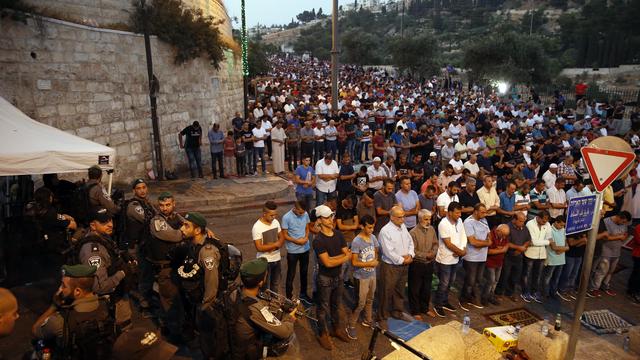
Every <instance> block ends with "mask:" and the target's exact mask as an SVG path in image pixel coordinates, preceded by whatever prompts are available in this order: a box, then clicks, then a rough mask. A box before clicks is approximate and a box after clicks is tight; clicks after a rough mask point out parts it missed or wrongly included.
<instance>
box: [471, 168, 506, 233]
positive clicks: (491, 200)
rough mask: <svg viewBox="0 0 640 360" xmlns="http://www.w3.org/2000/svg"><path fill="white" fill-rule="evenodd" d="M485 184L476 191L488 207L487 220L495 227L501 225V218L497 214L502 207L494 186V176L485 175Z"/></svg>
mask: <svg viewBox="0 0 640 360" xmlns="http://www.w3.org/2000/svg"><path fill="white" fill-rule="evenodd" d="M483 183H484V186H482V187H481V188H480V189H478V191H476V193H477V194H478V198H479V199H480V202H481V203H483V204H484V206H486V207H487V222H488V223H489V226H490V227H491V228H492V229H493V228H494V227H496V226H498V225H499V222H500V219H499V216H498V215H497V213H496V212H497V210H498V209H499V208H500V197H499V196H498V193H497V191H496V188H495V186H494V181H493V177H492V176H491V175H485V176H484V179H483Z"/></svg>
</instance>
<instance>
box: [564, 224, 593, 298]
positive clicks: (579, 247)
mask: <svg viewBox="0 0 640 360" xmlns="http://www.w3.org/2000/svg"><path fill="white" fill-rule="evenodd" d="M567 243H568V244H569V251H567V252H566V253H565V258H564V259H565V264H564V267H563V268H562V275H561V276H560V292H559V294H558V296H560V298H561V299H562V300H564V301H572V300H575V299H576V297H577V290H578V281H577V280H578V274H580V267H581V266H582V258H583V257H584V250H585V247H586V245H587V232H581V233H578V234H573V235H569V236H567Z"/></svg>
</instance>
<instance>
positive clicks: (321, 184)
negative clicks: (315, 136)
mask: <svg viewBox="0 0 640 360" xmlns="http://www.w3.org/2000/svg"><path fill="white" fill-rule="evenodd" d="M338 173H340V169H339V168H338V163H336V161H335V160H331V164H329V165H327V164H326V163H325V162H324V159H320V160H318V162H317V163H316V175H331V174H338ZM337 183H338V180H337V179H334V180H329V181H324V180H322V179H320V177H319V176H317V178H316V189H318V190H319V191H322V192H324V193H329V192H334V191H335V190H336V184H337Z"/></svg>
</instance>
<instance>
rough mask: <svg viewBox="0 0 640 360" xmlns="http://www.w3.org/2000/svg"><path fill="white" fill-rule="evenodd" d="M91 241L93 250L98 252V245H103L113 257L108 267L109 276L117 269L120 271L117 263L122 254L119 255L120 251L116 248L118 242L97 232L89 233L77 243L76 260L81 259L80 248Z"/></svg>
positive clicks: (77, 261)
mask: <svg viewBox="0 0 640 360" xmlns="http://www.w3.org/2000/svg"><path fill="white" fill-rule="evenodd" d="M87 243H90V244H91V251H92V252H97V251H98V245H102V246H103V247H104V248H105V249H107V252H108V253H109V257H110V258H111V264H110V265H109V267H108V268H107V274H108V275H109V276H111V275H113V274H115V273H116V271H118V270H119V269H118V268H117V267H116V264H117V262H118V261H117V260H118V259H119V257H120V255H118V251H117V249H116V244H115V243H114V242H113V241H112V240H111V239H110V238H106V239H105V238H103V237H102V236H100V235H98V234H96V233H89V234H87V236H85V237H84V238H82V239H81V240H80V241H78V242H77V243H76V245H75V249H76V251H75V260H76V263H79V262H80V259H79V256H78V255H79V253H80V249H82V246H84V244H87Z"/></svg>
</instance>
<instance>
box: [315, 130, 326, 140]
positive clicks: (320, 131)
mask: <svg viewBox="0 0 640 360" xmlns="http://www.w3.org/2000/svg"><path fill="white" fill-rule="evenodd" d="M313 135H314V136H318V137H322V136H324V129H323V128H315V129H313ZM316 142H324V138H321V139H316Z"/></svg>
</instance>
